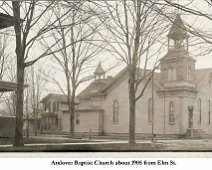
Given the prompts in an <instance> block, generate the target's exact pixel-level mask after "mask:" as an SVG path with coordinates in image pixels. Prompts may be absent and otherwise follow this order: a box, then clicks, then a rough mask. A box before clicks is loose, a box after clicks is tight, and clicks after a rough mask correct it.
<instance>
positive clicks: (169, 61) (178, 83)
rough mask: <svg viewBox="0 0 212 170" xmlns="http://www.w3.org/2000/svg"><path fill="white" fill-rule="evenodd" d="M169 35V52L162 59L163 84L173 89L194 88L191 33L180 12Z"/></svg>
mask: <svg viewBox="0 0 212 170" xmlns="http://www.w3.org/2000/svg"><path fill="white" fill-rule="evenodd" d="M167 37H168V47H169V48H168V52H167V54H166V55H165V56H164V57H163V58H162V59H161V60H160V70H161V75H162V77H161V83H162V86H163V87H164V88H165V89H167V88H168V89H172V90H176V89H177V88H178V89H179V88H181V89H183V88H190V89H194V88H195V60H194V59H193V58H192V57H190V56H189V53H188V38H189V35H188V33H187V31H186V27H185V25H184V24H183V21H182V19H181V17H180V15H179V14H177V15H176V18H175V20H174V22H173V24H172V26H171V28H170V30H169V33H168V35H167ZM171 43H172V44H171Z"/></svg>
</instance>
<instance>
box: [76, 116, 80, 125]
mask: <svg viewBox="0 0 212 170" xmlns="http://www.w3.org/2000/svg"><path fill="white" fill-rule="evenodd" d="M79 124H80V114H76V125H79Z"/></svg>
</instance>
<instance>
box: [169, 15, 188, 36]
mask: <svg viewBox="0 0 212 170" xmlns="http://www.w3.org/2000/svg"><path fill="white" fill-rule="evenodd" d="M168 37H169V38H171V39H176V40H177V39H181V38H182V39H186V38H188V33H187V31H186V27H185V25H184V24H183V21H182V19H181V17H180V14H177V15H176V18H175V20H174V22H173V24H172V27H171V29H170V31H169V33H168Z"/></svg>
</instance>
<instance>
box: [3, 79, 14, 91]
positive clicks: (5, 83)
mask: <svg viewBox="0 0 212 170" xmlns="http://www.w3.org/2000/svg"><path fill="white" fill-rule="evenodd" d="M16 90H17V83H14V82H8V81H3V80H0V92H7V91H16Z"/></svg>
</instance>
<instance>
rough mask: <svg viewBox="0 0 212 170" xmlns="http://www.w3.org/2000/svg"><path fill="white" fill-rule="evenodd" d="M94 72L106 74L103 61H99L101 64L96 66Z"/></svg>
mask: <svg viewBox="0 0 212 170" xmlns="http://www.w3.org/2000/svg"><path fill="white" fill-rule="evenodd" d="M94 74H96V75H102V74H105V71H104V69H103V68H102V64H101V63H99V65H98V66H97V68H96V70H95V72H94Z"/></svg>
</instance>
